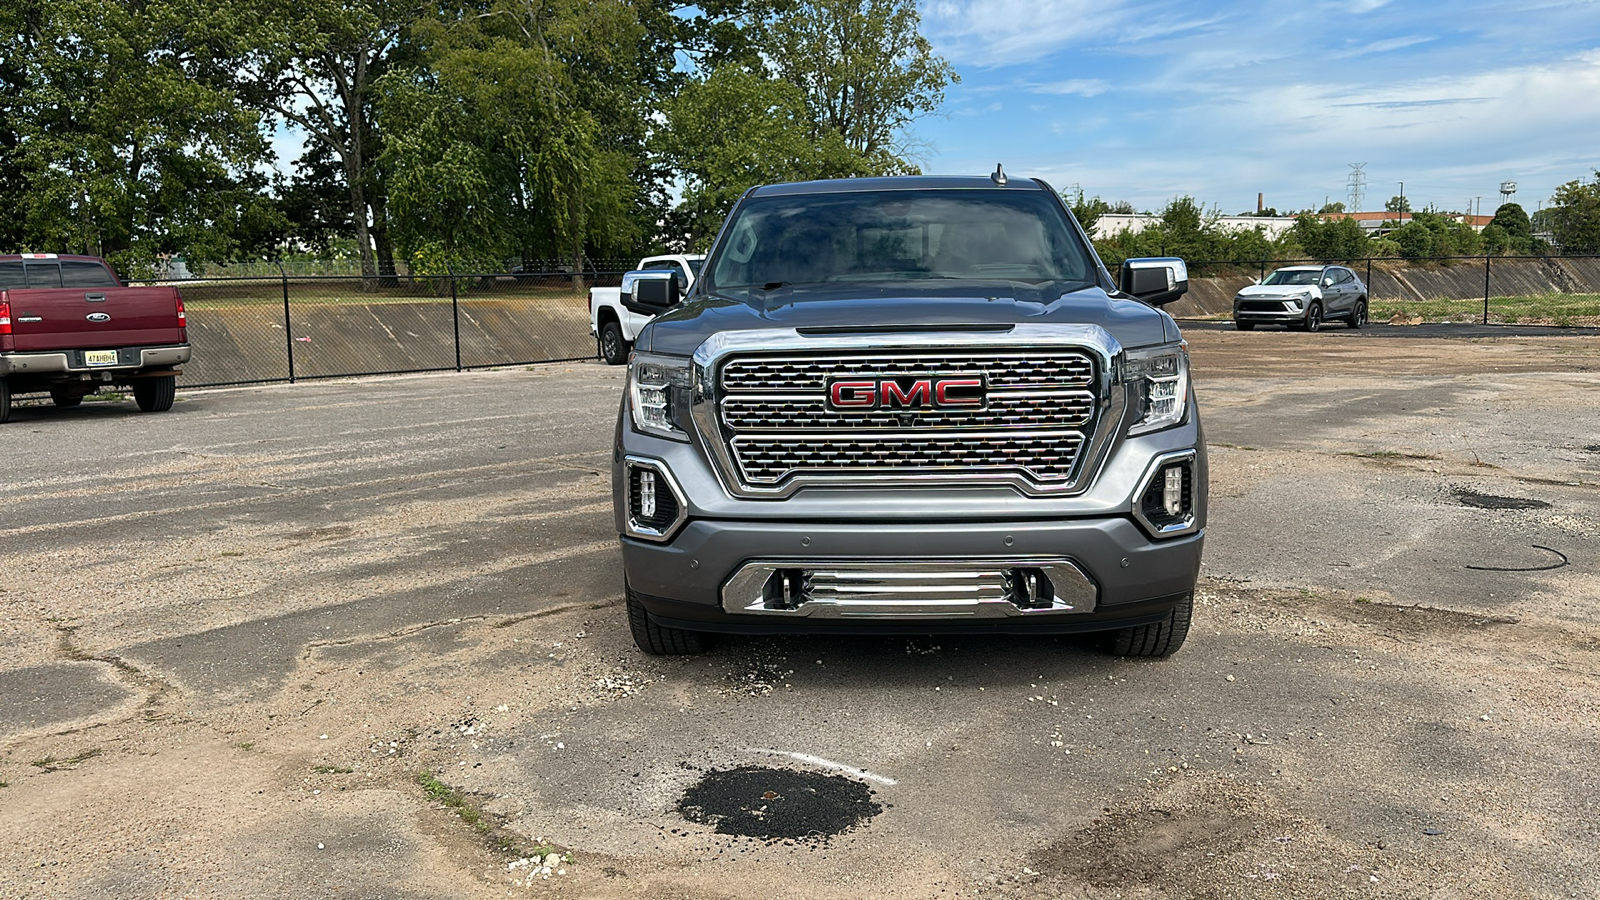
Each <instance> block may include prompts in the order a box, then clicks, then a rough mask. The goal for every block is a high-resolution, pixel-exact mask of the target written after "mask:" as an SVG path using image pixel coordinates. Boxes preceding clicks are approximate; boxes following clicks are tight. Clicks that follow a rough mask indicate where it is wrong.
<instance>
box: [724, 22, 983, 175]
mask: <svg viewBox="0 0 1600 900" xmlns="http://www.w3.org/2000/svg"><path fill="white" fill-rule="evenodd" d="M757 12H758V13H764V15H761V16H760V18H758V19H757V20H756V21H754V22H752V23H751V31H752V34H753V36H754V37H756V38H757V40H758V41H759V43H758V46H759V47H760V48H761V50H762V53H763V56H764V57H765V58H766V59H767V60H768V61H769V63H770V65H771V68H772V73H773V74H774V75H775V76H776V77H777V78H778V79H780V80H782V81H785V82H788V83H789V84H792V85H794V86H795V87H797V88H799V90H800V92H801V94H802V96H803V97H804V98H805V103H806V108H807V109H808V110H809V111H810V114H811V119H812V122H813V123H814V126H815V129H816V135H815V136H816V137H821V136H822V135H823V134H824V133H829V134H835V135H838V136H839V137H840V138H842V139H843V141H844V143H845V146H847V147H849V148H850V149H851V150H854V151H855V152H856V153H858V154H860V155H861V156H862V157H863V158H864V159H866V160H868V163H869V165H871V166H872V167H873V168H874V169H877V170H879V171H883V172H896V171H903V172H910V171H914V170H915V166H913V165H911V164H910V163H909V162H908V161H907V156H908V153H909V147H908V135H907V131H906V129H907V128H908V127H909V126H910V125H911V123H912V122H914V121H915V120H916V119H918V118H920V117H922V116H925V115H928V114H930V113H933V112H936V111H937V110H938V109H939V106H940V105H941V104H942V103H943V102H944V89H945V88H946V87H947V86H948V85H950V84H953V83H956V82H959V81H960V77H959V76H957V75H956V73H955V70H954V69H953V68H951V66H950V64H949V63H948V62H946V61H945V60H944V59H942V58H941V57H939V56H936V55H934V53H933V48H932V45H931V44H929V43H928V40H927V38H925V37H923V36H922V33H921V31H920V25H921V18H920V16H919V15H918V14H917V6H916V3H915V2H914V0H798V2H797V0H775V2H770V3H768V4H766V5H765V8H764V9H763V8H759V7H758V9H757Z"/></svg>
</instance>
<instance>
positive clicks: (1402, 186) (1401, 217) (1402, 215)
mask: <svg viewBox="0 0 1600 900" xmlns="http://www.w3.org/2000/svg"><path fill="white" fill-rule="evenodd" d="M1395 215H1396V216H1398V217H1399V220H1400V221H1401V222H1404V221H1405V220H1406V183H1405V182H1404V181H1402V182H1400V208H1399V209H1397V210H1395Z"/></svg>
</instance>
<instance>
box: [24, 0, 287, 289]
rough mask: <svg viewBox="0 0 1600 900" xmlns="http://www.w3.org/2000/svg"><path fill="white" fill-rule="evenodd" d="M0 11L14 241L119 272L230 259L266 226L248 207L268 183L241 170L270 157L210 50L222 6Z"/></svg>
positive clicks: (267, 210)
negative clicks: (176, 256) (16, 229)
mask: <svg viewBox="0 0 1600 900" xmlns="http://www.w3.org/2000/svg"><path fill="white" fill-rule="evenodd" d="M0 15H4V16H7V17H9V18H8V19H7V20H5V21H6V24H7V26H8V27H7V28H6V30H5V31H4V32H3V33H0V41H4V51H3V52H4V54H5V56H6V61H5V64H4V65H3V66H0V70H3V71H0V78H5V79H7V80H8V81H10V82H11V84H12V85H14V86H15V87H16V91H15V93H13V92H12V91H10V90H8V91H7V95H8V98H9V101H10V102H5V103H4V107H3V108H4V109H5V114H4V120H5V121H4V125H5V129H6V130H9V132H10V134H11V136H12V138H11V141H12V142H11V145H10V146H9V147H8V148H6V152H5V158H4V159H0V163H4V164H6V165H7V166H9V167H10V172H9V175H10V177H11V179H12V180H13V182H12V183H13V185H16V184H18V183H21V184H23V185H24V187H23V190H22V192H21V194H20V196H19V197H18V198H17V199H18V200H19V201H20V202H19V203H18V205H17V206H15V207H12V208H11V209H10V210H9V213H10V216H11V217H13V218H16V219H20V220H22V221H23V222H25V225H24V228H23V234H22V235H21V238H22V243H23V244H25V245H31V246H33V247H35V248H38V249H50V250H79V251H85V252H90V253H96V254H99V255H102V256H106V257H108V258H110V259H112V260H113V262H114V263H115V264H116V265H117V266H118V267H119V268H121V269H122V270H124V271H128V270H131V269H136V268H137V267H138V266H140V265H141V264H145V263H149V262H152V261H153V260H154V259H155V257H156V256H157V255H158V254H162V253H170V252H186V253H189V254H190V255H191V256H194V257H196V258H212V259H219V258H227V257H228V256H231V255H234V254H236V253H238V252H240V250H241V248H240V245H239V239H240V233H239V232H237V231H236V230H235V229H236V227H241V226H246V225H248V227H249V228H250V229H253V230H254V232H255V233H256V236H257V237H260V236H262V231H263V229H265V231H271V230H272V223H271V222H268V221H265V220H264V219H263V216H265V217H266V219H270V218H271V217H272V216H271V204H270V203H266V204H262V203H259V202H258V201H259V200H260V199H261V198H260V193H261V190H262V189H263V188H264V180H263V179H261V178H260V177H259V176H257V175H254V174H253V173H252V172H251V167H252V165H253V164H254V163H256V162H258V161H260V160H262V159H263V158H265V156H266V152H267V150H266V143H265V140H264V137H263V134H262V132H261V128H260V120H259V117H258V116H257V115H256V114H255V113H253V112H252V111H251V110H250V109H249V108H248V107H247V106H245V105H243V104H241V103H240V102H239V98H238V96H237V94H236V93H235V91H234V90H233V89H232V78H233V74H234V70H233V64H232V61H231V58H230V57H229V56H228V55H227V54H226V52H223V51H220V50H219V49H218V48H219V47H222V46H225V45H226V43H227V42H228V41H229V40H230V35H231V34H232V33H233V31H234V30H236V29H237V27H238V23H237V21H236V20H235V19H234V18H232V17H231V16H230V14H229V11H228V10H226V9H222V8H218V7H208V6H202V7H195V6H193V5H191V4H188V3H180V2H177V0H127V2H122V0H60V2H52V3H42V2H33V0H24V2H22V3H18V4H14V5H12V6H11V8H10V9H8V10H7V11H6V12H5V13H4V14H0ZM13 29H14V30H13ZM0 102H3V101H0ZM6 143H7V139H6V138H5V137H4V136H3V134H0V147H4V146H5V145H6ZM0 174H6V173H5V172H4V170H3V169H0ZM12 189H13V190H14V189H15V187H13V188H12ZM255 239H256V237H247V238H246V240H249V241H254V240H255Z"/></svg>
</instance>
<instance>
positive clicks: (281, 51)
mask: <svg viewBox="0 0 1600 900" xmlns="http://www.w3.org/2000/svg"><path fill="white" fill-rule="evenodd" d="M235 2H236V7H235V8H236V9H237V10H238V14H239V16H240V17H241V19H243V20H244V21H246V22H248V23H249V25H248V27H246V28H245V29H243V30H242V31H241V33H240V34H239V36H238V38H237V42H236V44H235V48H236V53H237V55H238V59H239V65H240V68H241V80H242V83H243V84H245V85H246V86H247V90H248V94H249V97H250V98H251V100H252V101H253V102H254V103H256V104H257V105H258V106H259V107H260V108H262V109H265V110H268V111H270V112H272V113H273V114H275V115H276V116H278V117H281V118H282V119H283V120H284V121H286V122H289V123H290V124H292V125H293V126H294V127H296V128H297V129H299V130H300V131H301V132H302V133H304V135H305V137H306V140H307V143H309V144H313V145H316V146H319V147H322V148H326V149H327V150H328V151H329V152H330V153H331V154H332V155H333V156H334V158H336V159H337V160H338V161H339V163H340V166H341V168H342V169H343V179H342V180H343V182H344V188H345V192H346V198H347V202H348V204H349V207H350V218H349V220H348V221H349V223H350V225H351V227H352V228H353V229H354V231H355V238H356V248H357V251H358V252H359V254H360V257H361V272H362V274H363V275H367V276H371V275H375V274H377V273H378V272H379V271H380V269H381V270H383V271H385V272H392V271H393V269H394V262H393V254H392V251H391V249H390V244H389V237H388V233H387V224H388V217H387V214H386V213H387V210H386V205H387V194H386V190H385V187H384V185H383V183H382V181H381V179H380V178H379V177H378V175H377V173H375V172H374V171H373V163H374V161H375V160H376V159H377V157H378V155H379V153H380V152H381V150H382V137H381V133H380V132H379V131H378V129H377V127H376V122H375V121H374V108H373V107H374V101H375V99H376V89H375V86H376V84H377V81H378V79H379V78H381V77H382V76H383V74H384V72H385V71H387V70H388V68H389V67H390V64H391V56H393V55H395V54H397V53H400V52H402V48H403V42H402V38H403V36H404V33H405V30H406V27H407V26H408V25H410V24H411V22H412V21H413V19H414V18H415V17H416V15H417V14H418V13H419V11H420V9H419V6H418V4H417V3H416V2H415V0H235Z"/></svg>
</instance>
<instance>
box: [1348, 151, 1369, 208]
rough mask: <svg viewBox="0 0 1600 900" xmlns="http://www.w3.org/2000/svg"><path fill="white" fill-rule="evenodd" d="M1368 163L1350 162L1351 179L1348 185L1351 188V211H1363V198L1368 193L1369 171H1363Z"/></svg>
mask: <svg viewBox="0 0 1600 900" xmlns="http://www.w3.org/2000/svg"><path fill="white" fill-rule="evenodd" d="M1365 165H1366V163H1351V164H1350V180H1349V181H1348V182H1346V183H1345V184H1346V187H1348V188H1349V189H1350V211H1351V212H1353V213H1356V212H1361V200H1362V198H1364V197H1366V195H1367V173H1365V172H1363V171H1361V169H1362V167H1364V166H1365Z"/></svg>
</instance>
